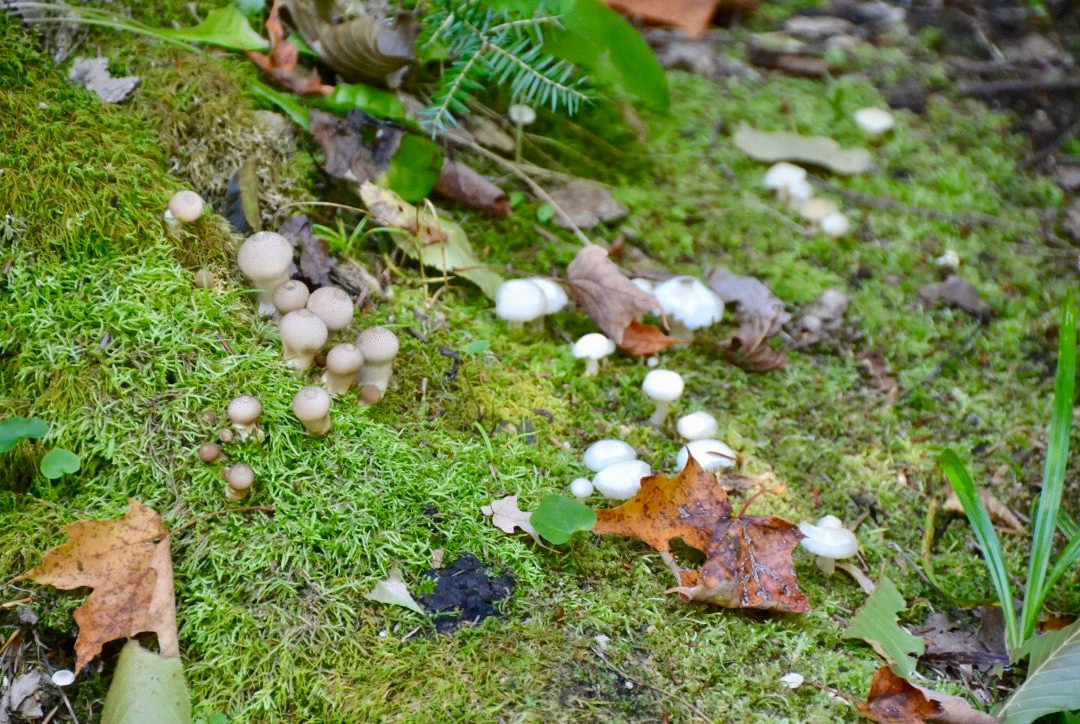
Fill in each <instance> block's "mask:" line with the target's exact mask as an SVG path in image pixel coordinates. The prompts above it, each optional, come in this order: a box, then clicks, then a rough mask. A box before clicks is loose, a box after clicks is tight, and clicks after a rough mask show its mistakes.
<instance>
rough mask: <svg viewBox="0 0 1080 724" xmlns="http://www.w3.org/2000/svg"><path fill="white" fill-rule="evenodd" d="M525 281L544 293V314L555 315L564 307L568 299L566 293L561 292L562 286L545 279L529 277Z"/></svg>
mask: <svg viewBox="0 0 1080 724" xmlns="http://www.w3.org/2000/svg"><path fill="white" fill-rule="evenodd" d="M525 281H529V282H532V283H533V284H535V285H536V286H538V287H540V291H542V292H543V293H544V300H545V304H544V314H555V313H556V312H561V311H562V309H563V307H565V306H566V304H567V302H569V301H570V299H569V298H568V297H567V296H566V292H565V291H563V288H562V285H561V284H559V283H558V282H554V281H552V280H550V279H548V278H547V277H529V278H528V279H526V280H525Z"/></svg>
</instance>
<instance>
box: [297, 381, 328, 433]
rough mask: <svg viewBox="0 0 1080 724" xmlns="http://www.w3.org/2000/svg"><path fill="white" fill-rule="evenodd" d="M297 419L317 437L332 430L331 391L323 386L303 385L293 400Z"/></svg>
mask: <svg viewBox="0 0 1080 724" xmlns="http://www.w3.org/2000/svg"><path fill="white" fill-rule="evenodd" d="M292 411H293V414H294V415H296V419H297V420H299V421H300V422H301V423H303V425H304V428H305V429H306V430H307V431H308V433H310V434H311V435H314V436H315V437H322V436H323V435H325V434H326V433H328V432H330V393H328V392H327V391H326V390H324V389H323V388H321V387H314V386H312V387H301V388H300V391H299V392H297V393H296V395H295V396H294V397H293V401H292Z"/></svg>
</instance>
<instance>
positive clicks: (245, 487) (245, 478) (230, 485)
mask: <svg viewBox="0 0 1080 724" xmlns="http://www.w3.org/2000/svg"><path fill="white" fill-rule="evenodd" d="M222 476H223V477H224V478H225V498H226V500H228V501H229V502H231V503H239V502H240V501H241V500H243V499H244V498H246V497H247V495H248V493H249V492H251V486H252V484H254V482H255V471H254V470H252V469H251V467H250V466H249V465H245V464H243V463H240V464H238V465H231V466H229V467H227V468H225V471H224V472H223V473H222Z"/></svg>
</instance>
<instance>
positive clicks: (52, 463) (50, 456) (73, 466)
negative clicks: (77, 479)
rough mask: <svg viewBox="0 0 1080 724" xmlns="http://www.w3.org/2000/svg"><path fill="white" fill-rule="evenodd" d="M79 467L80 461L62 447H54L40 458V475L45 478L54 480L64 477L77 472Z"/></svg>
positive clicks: (76, 456)
mask: <svg viewBox="0 0 1080 724" xmlns="http://www.w3.org/2000/svg"><path fill="white" fill-rule="evenodd" d="M81 465H82V461H81V460H79V456H78V455H76V454H75V453H73V452H71V451H70V450H65V449H64V448H62V447H56V448H53V449H52V450H50V451H49V452H47V453H45V457H43V458H41V464H40V469H41V474H42V475H44V476H45V477H46V478H48V479H49V480H56V479H57V478H59V477H63V476H64V475H70V474H71V473H75V472H78V471H79V467H80V466H81Z"/></svg>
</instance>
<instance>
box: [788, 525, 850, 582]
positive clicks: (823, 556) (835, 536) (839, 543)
mask: <svg viewBox="0 0 1080 724" xmlns="http://www.w3.org/2000/svg"><path fill="white" fill-rule="evenodd" d="M799 532H800V533H802V534H803V535H804V536H806V537H805V538H803V539H802V540H801V541H799V545H801V546H802V547H803V548H805V549H806V550H807V551H809V552H810V553H813V554H814V555H816V556H817V564H818V568H820V569H821V571H822V572H823V573H824V574H825V575H832V572H833V568H834V561H837V560H839V559H841V558H850V557H851V556H853V555H855V554H856V553H857V552H858V551H859V539H858V538H856V537H855V533H853V532H852V531H850V530H848V529H847V528H845V527H844V524H843V523H842V522H841V521H840V519H839V518H837V517H836V516H834V515H826V516H825V517H824V518H822V519H821V520H819V521H818V522H817V525H811V524H810V523H807V522H805V521H804V522H802V523H799Z"/></svg>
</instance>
